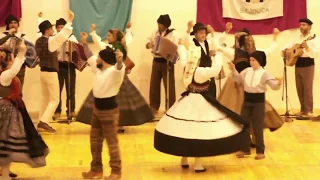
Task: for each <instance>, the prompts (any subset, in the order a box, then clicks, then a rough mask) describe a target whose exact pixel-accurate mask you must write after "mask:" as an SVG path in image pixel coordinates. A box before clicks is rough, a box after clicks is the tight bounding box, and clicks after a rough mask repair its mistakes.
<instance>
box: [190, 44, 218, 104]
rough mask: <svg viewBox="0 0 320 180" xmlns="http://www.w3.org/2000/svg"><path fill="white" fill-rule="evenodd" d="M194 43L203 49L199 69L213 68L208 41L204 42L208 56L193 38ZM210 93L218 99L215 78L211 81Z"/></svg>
mask: <svg viewBox="0 0 320 180" xmlns="http://www.w3.org/2000/svg"><path fill="white" fill-rule="evenodd" d="M193 42H194V44H195V45H196V46H200V47H201V58H200V64H199V67H211V65H212V61H211V57H210V55H209V44H208V41H207V40H205V41H204V46H205V48H206V51H207V54H206V53H205V51H204V49H203V48H202V46H201V45H200V43H199V42H198V41H197V40H196V39H195V38H193ZM208 91H209V93H210V94H212V95H213V96H214V98H216V97H217V87H216V82H215V79H214V78H211V81H210V86H209V90H208Z"/></svg>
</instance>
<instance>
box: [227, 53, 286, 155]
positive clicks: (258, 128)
mask: <svg viewBox="0 0 320 180" xmlns="http://www.w3.org/2000/svg"><path fill="white" fill-rule="evenodd" d="M266 63H267V61H266V54H265V53H264V52H263V51H254V52H253V53H251V54H250V65H251V67H248V68H246V69H244V70H243V71H241V73H240V74H239V72H238V71H237V69H236V67H235V64H234V63H232V62H229V67H230V70H231V71H232V72H231V73H232V75H233V79H234V81H236V82H237V84H241V85H242V86H243V87H244V102H243V104H242V109H241V116H242V118H243V119H244V120H247V122H248V123H249V124H252V127H253V132H254V135H255V138H256V148H257V149H256V153H257V155H256V157H255V159H256V160H260V159H263V158H265V155H264V152H265V145H264V138H263V127H264V116H265V92H266V91H267V85H269V86H270V87H271V88H272V89H273V90H279V89H280V87H281V84H282V78H273V77H272V76H271V75H270V74H269V73H268V72H267V71H266V70H265V69H264V68H263V67H264V66H265V65H266ZM250 122H251V123H250ZM249 130H250V128H249V127H247V128H246V131H247V132H248V134H247V135H248V137H247V141H246V142H245V143H246V148H245V149H243V150H242V151H240V152H238V153H237V157H238V158H243V157H244V156H245V155H250V154H251V152H250V142H251V139H250V136H249Z"/></svg>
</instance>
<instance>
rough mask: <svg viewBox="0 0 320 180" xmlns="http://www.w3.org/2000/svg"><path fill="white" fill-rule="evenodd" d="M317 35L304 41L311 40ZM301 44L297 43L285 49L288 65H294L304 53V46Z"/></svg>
mask: <svg viewBox="0 0 320 180" xmlns="http://www.w3.org/2000/svg"><path fill="white" fill-rule="evenodd" d="M315 37H316V35H315V34H314V35H313V36H310V37H308V38H307V39H306V40H304V41H303V43H304V42H306V41H310V40H312V39H314V38H315ZM301 45H302V43H301V44H295V45H294V46H293V47H292V48H290V49H286V50H285V59H286V65H287V66H294V65H295V64H296V62H297V60H298V58H299V57H301V56H302V54H303V48H302V47H301Z"/></svg>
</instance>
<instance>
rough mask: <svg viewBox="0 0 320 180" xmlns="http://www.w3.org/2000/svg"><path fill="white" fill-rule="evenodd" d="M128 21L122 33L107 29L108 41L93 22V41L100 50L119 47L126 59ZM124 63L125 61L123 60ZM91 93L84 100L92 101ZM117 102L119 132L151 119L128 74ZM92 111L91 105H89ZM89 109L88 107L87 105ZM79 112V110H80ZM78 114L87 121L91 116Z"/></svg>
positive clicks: (129, 33) (128, 36) (79, 117)
mask: <svg viewBox="0 0 320 180" xmlns="http://www.w3.org/2000/svg"><path fill="white" fill-rule="evenodd" d="M130 26H131V25H130V23H129V24H128V25H127V28H128V29H127V32H126V34H125V35H124V33H122V32H121V31H120V30H119V29H110V30H109V31H108V37H107V41H108V43H105V42H102V41H101V38H100V37H99V36H98V35H97V34H96V32H95V28H96V26H95V25H94V24H93V25H92V26H91V33H90V35H91V36H92V39H93V42H94V44H95V45H96V46H98V48H99V49H100V50H103V49H105V48H106V47H107V46H109V47H112V48H114V49H119V50H120V51H121V52H122V53H123V60H124V62H125V61H126V58H127V54H128V48H127V44H129V43H130V42H131V41H132V35H131V32H129V28H130ZM125 63H126V62H125ZM130 71H131V70H130V69H127V71H126V72H127V73H126V74H129V73H130ZM92 99H93V94H92V92H91V93H90V94H89V96H88V97H87V99H86V101H85V104H84V106H87V105H86V102H93V101H92ZM117 102H118V105H119V110H120V113H119V124H118V125H119V129H118V132H119V133H123V132H124V131H125V130H124V128H123V126H137V125H141V124H144V123H146V122H148V121H151V120H153V118H154V116H153V113H152V111H151V109H150V107H149V105H148V104H147V102H146V100H145V99H144V98H143V96H142V95H141V93H140V92H139V90H138V89H137V88H136V87H135V86H134V84H133V83H132V82H131V81H130V79H129V77H128V75H125V77H124V80H123V83H122V85H121V88H120V91H119V93H118V95H117ZM90 109H91V111H92V105H91V107H90ZM87 110H88V111H90V110H89V107H87ZM80 113H81V110H80ZM80 113H79V115H78V117H77V119H79V120H80V121H87V122H89V120H90V118H91V113H88V112H86V113H81V114H80Z"/></svg>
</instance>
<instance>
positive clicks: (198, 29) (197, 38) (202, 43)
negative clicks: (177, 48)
mask: <svg viewBox="0 0 320 180" xmlns="http://www.w3.org/2000/svg"><path fill="white" fill-rule="evenodd" d="M191 28H193V31H192V32H191ZM230 29H231V27H230V24H227V25H226V31H225V33H228V32H229V31H230ZM208 34H211V37H210V35H208ZM190 35H192V36H193V35H194V38H192V39H190ZM214 38H215V37H214V29H213V28H212V27H211V26H210V25H208V26H204V25H203V24H202V23H196V24H195V25H193V22H192V21H189V22H188V29H187V34H186V35H185V37H184V39H185V43H186V45H187V46H189V45H190V44H194V45H196V46H199V47H201V61H200V64H199V67H211V63H212V61H211V57H213V56H214V55H215V39H214ZM209 92H211V93H212V95H213V96H214V97H216V83H215V78H214V77H212V78H211V80H210V87H209Z"/></svg>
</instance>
